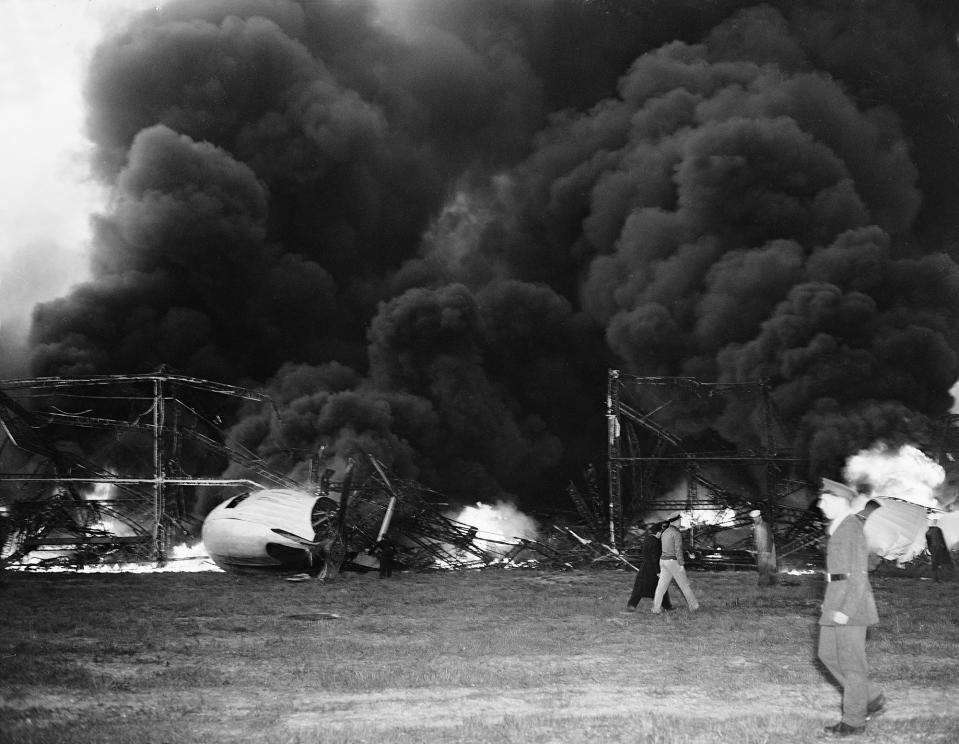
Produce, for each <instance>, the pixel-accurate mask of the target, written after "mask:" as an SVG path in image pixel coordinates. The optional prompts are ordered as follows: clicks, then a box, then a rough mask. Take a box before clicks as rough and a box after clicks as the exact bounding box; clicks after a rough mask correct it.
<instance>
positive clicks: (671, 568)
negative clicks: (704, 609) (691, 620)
mask: <svg viewBox="0 0 959 744" xmlns="http://www.w3.org/2000/svg"><path fill="white" fill-rule="evenodd" d="M666 522H667V523H668V526H667V527H666V529H665V530H663V534H662V535H661V536H660V538H659V539H660V542H662V545H663V552H662V555H660V557H659V582H658V583H657V584H656V594H655V595H654V596H653V610H652V611H653V613H654V614H656V615H658V614H660V613H661V612H662V611H663V595H665V594H666V590H667V589H669V585H670V583H671V582H672V581H674V580H675V581H676V584H677V586H679V590H680V591H681V592H682V593H683V596H684V597H685V598H686V604H687V605H689V609H690V610H698V609H699V601H698V600H697V599H696V595H695V594H693V588H692V587H691V586H690V585H689V579H687V578H686V568H685V556H684V555H683V536H682V535H680V534H679V530H678V529H677V528H676V524H677V523H678V522H679V512H676V513H675V514H673V515H671V516H670V517H668V518H667V519H666Z"/></svg>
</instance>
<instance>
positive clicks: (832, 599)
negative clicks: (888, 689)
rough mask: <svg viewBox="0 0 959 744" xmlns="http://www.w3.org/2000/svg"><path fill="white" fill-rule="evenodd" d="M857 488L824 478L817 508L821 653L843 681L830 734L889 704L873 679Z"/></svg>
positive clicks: (856, 728)
mask: <svg viewBox="0 0 959 744" xmlns="http://www.w3.org/2000/svg"><path fill="white" fill-rule="evenodd" d="M855 497H856V492H855V491H854V490H853V489H851V488H849V487H848V486H846V485H844V484H842V483H838V482H836V481H832V480H829V479H828V478H823V490H822V493H820V495H819V502H818V505H819V509H820V511H822V513H823V515H824V516H825V517H826V519H828V520H829V524H828V526H827V528H826V531H827V533H828V540H827V543H826V594H825V597H824V598H823V603H822V615H821V616H820V618H819V659H820V661H822V663H823V664H824V665H825V667H826V669H828V670H829V673H830V674H831V675H832V676H833V677H834V678H835V679H836V681H837V682H838V683H839V685H840V687H842V720H840V721H839V723H837V724H834V725H832V726H826V728H825V733H827V734H829V735H832V736H853V735H856V734H861V733H863V732H864V731H865V730H866V721H867V720H868V719H869V718H872V717H875V716H878V715H879V714H880V713H882V712H883V710H884V709H885V707H886V700H885V697H883V695H882V693H881V692H879V691H878V690H875V689H874V688H873V687H872V686H871V685H870V684H869V666H868V664H867V662H866V628H868V627H869V626H870V625H875V624H876V623H878V622H879V614H878V613H877V612H876V602H875V600H874V599H873V596H872V587H871V585H870V584H869V572H868V559H869V550H868V548H867V546H866V537H865V535H864V534H863V530H862V522H861V521H860V519H859V517H857V516H856V515H855V514H854V513H853V507H852V502H853V499H854V498H855Z"/></svg>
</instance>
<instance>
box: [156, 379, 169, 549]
mask: <svg viewBox="0 0 959 744" xmlns="http://www.w3.org/2000/svg"><path fill="white" fill-rule="evenodd" d="M165 426H166V409H165V406H164V401H163V380H162V378H160V377H154V378H153V554H154V559H155V560H156V563H157V565H158V566H162V565H163V564H164V563H166V545H165V544H164V543H165V535H164V526H163V517H164V514H165V513H166V503H165V501H166V494H165V492H164V490H165V489H164V479H165V477H166V472H165V469H164V464H163V454H164V453H163V445H162V437H163V428H164V427H165Z"/></svg>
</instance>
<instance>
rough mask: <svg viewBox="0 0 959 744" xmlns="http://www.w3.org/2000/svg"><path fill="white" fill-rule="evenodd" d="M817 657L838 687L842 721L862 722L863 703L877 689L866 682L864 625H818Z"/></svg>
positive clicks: (864, 711)
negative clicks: (840, 698)
mask: <svg viewBox="0 0 959 744" xmlns="http://www.w3.org/2000/svg"><path fill="white" fill-rule="evenodd" d="M819 659H820V661H822V663H823V664H824V665H825V667H826V669H828V670H829V673H830V674H831V675H832V676H833V677H835V678H836V681H837V682H838V683H839V685H840V686H841V687H842V720H843V721H845V722H846V723H848V724H849V725H850V726H865V725H866V706H868V705H869V701H870V700H872V699H874V698H875V697H876V696H878V694H879V692H878V691H877V690H876V689H874V688H873V687H872V686H871V685H870V684H869V665H868V664H867V663H866V626H865V625H820V626H819Z"/></svg>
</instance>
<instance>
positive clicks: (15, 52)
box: [0, 0, 154, 340]
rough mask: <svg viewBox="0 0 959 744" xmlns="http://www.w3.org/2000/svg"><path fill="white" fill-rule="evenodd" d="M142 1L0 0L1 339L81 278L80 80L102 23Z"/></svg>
mask: <svg viewBox="0 0 959 744" xmlns="http://www.w3.org/2000/svg"><path fill="white" fill-rule="evenodd" d="M153 4H154V3H152V2H146V1H145V0H0V9H2V11H3V19H4V21H3V23H2V24H0V112H2V113H0V334H2V335H0V339H2V338H4V337H6V339H7V340H9V339H10V336H11V334H13V335H15V336H16V335H19V334H20V333H21V332H22V330H23V328H25V324H26V318H27V316H28V314H29V310H30V308H31V307H32V306H33V304H35V303H36V302H37V301H40V300H45V299H50V298H52V297H56V296H59V295H61V294H63V293H64V292H65V290H66V289H68V288H69V286H70V285H72V284H74V283H76V282H78V281H82V280H83V279H84V278H85V276H86V254H87V248H88V245H89V233H90V231H89V216H90V215H91V214H92V213H93V212H95V211H97V209H98V208H99V205H101V204H102V203H103V202H104V200H105V198H106V195H105V194H104V193H103V192H102V191H101V190H100V189H98V188H97V187H96V186H95V185H94V184H93V183H92V182H91V180H90V179H89V177H88V165H87V153H88V150H89V143H88V142H87V141H86V139H85V137H84V135H83V117H84V112H83V99H82V85H83V76H84V69H85V66H86V62H87V60H88V59H89V55H90V52H91V50H92V48H93V46H94V45H95V43H96V41H97V40H98V39H99V38H100V37H101V35H102V33H103V29H104V28H106V26H107V24H109V23H114V22H116V21H117V20H118V19H119V18H121V17H122V16H123V15H124V14H126V13H129V12H131V11H132V10H134V9H137V8H142V7H144V5H153Z"/></svg>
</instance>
